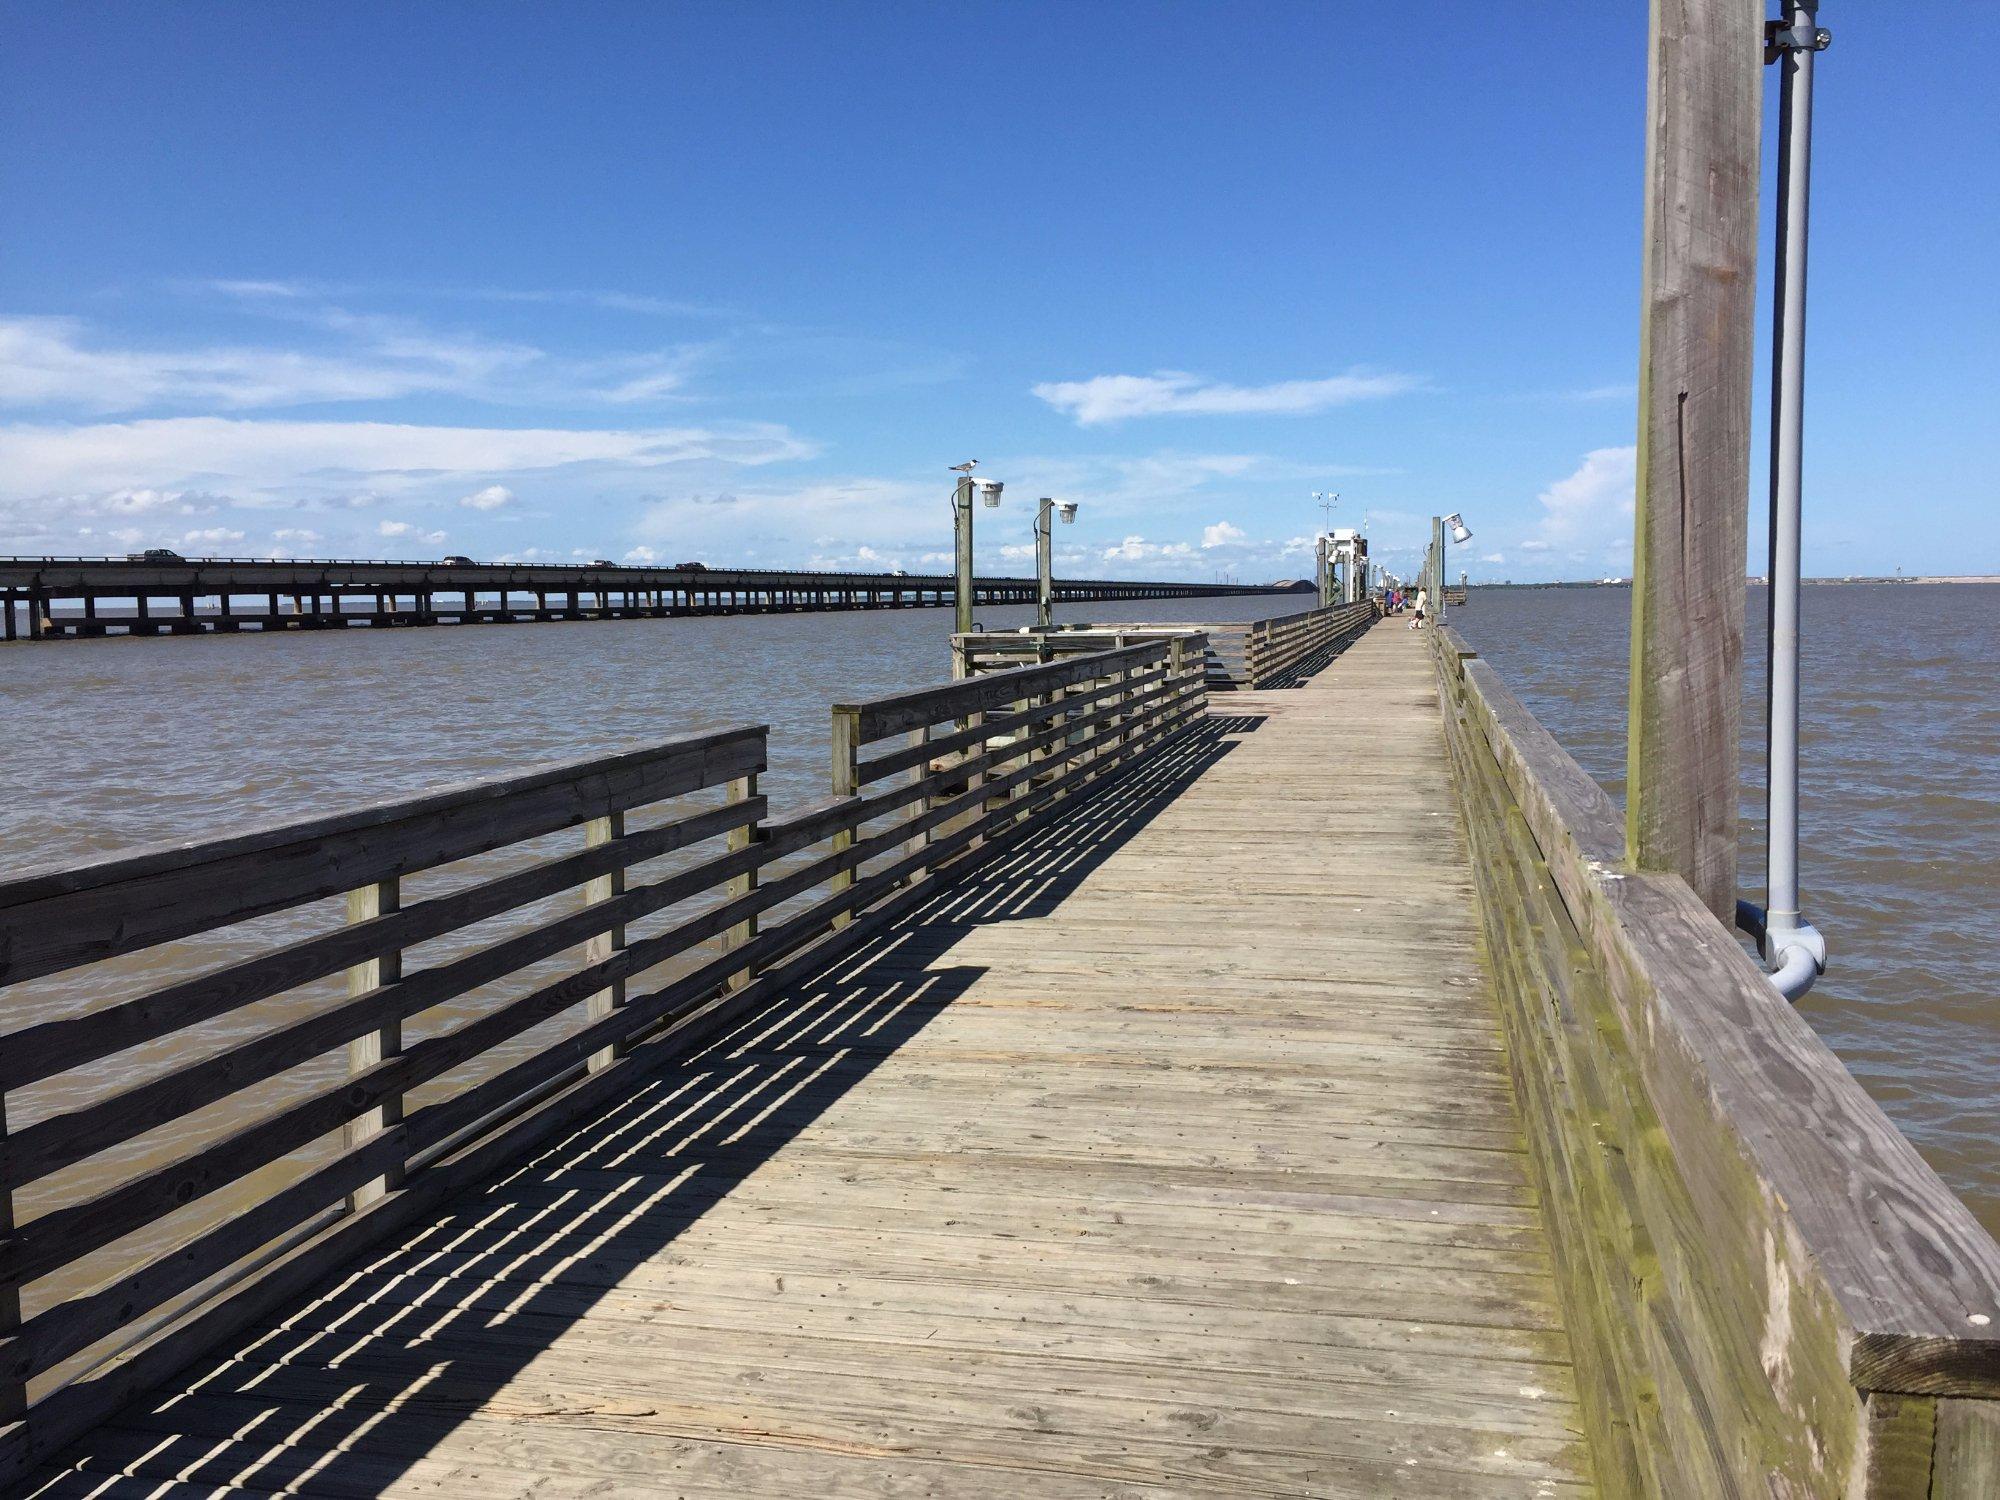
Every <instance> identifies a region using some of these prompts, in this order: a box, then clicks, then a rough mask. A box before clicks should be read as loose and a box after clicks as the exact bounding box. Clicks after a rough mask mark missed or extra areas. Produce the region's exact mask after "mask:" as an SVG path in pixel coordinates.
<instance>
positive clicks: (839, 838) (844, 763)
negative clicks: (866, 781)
mask: <svg viewBox="0 0 2000 1500" xmlns="http://www.w3.org/2000/svg"><path fill="white" fill-rule="evenodd" d="M918 770H919V772H920V773H921V771H922V767H919V768H918ZM860 790H861V711H860V710H859V709H856V708H841V707H838V706H836V707H835V708H834V710H833V795H834V796H836V797H852V796H854V795H855V794H856V793H858V792H859V791H860ZM853 847H854V830H853V829H852V828H843V829H841V830H839V831H838V832H837V833H835V834H834V836H833V852H834V853H836V854H839V853H842V852H844V851H846V850H848V849H852V848H853ZM853 885H854V872H853V871H852V870H842V871H841V872H840V873H839V874H837V875H835V876H834V877H833V879H832V880H831V881H829V882H828V887H829V889H831V890H832V891H833V892H834V894H835V895H838V894H839V893H840V892H842V891H845V890H848V889H850V888H852V886H853ZM853 920H854V914H853V913H852V912H840V913H838V914H836V915H835V917H834V919H833V925H834V926H836V927H845V926H846V925H847V924H848V923H849V922H851V921H853Z"/></svg>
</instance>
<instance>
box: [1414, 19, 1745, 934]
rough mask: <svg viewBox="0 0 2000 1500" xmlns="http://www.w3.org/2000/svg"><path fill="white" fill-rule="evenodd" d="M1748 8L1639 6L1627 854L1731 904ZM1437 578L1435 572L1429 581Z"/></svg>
mask: <svg viewBox="0 0 2000 1500" xmlns="http://www.w3.org/2000/svg"><path fill="white" fill-rule="evenodd" d="M1763 59H1764V6H1763V5H1762V4H1761V3H1760V0H1654V4H1653V8H1652V26H1651V31H1650V41H1649V44H1648V48H1647V91H1646V101H1647V109H1646V224H1645V265H1644V268H1643V280H1644V290H1643V294H1642V295H1643V302H1642V308H1641V315H1640V324H1639V344H1640V350H1639V452H1638V481H1637V498H1636V510H1635V515H1634V557H1633V564H1632V672H1631V737H1630V750H1629V753H1628V756H1627V770H1626V783H1625V807H1626V828H1627V841H1628V845H1629V855H1630V858H1631V860H1632V862H1633V864H1634V865H1636V866H1637V867H1638V868H1640V869H1643V870H1661V871H1668V872H1671V873H1673V874H1676V875H1679V876H1680V877H1681V878H1682V879H1684V880H1686V881H1687V882H1688V884H1689V886H1690V887H1691V888H1692V889H1693V890H1694V892H1695V893H1696V895H1697V896H1699V897H1700V898H1701V900H1702V902H1703V903H1704V904H1705V905H1706V906H1707V907H1708V909H1709V910H1710V911H1711V912H1713V913H1714V914H1715V915H1716V916H1717V917H1718V918H1720V919H1721V920H1722V921H1724V922H1731V921H1733V920H1734V916H1735V910H1736V799H1737V795H1738V790H1737V759H1738V740H1739V727H1738V719H1739V717H1740V713H1741V702H1742V691H1743V685H1742V673H1743V574H1744V543H1745V525H1746V516H1747V507H1748V502H1749V477H1750V381H1751V369H1752V364H1753V361H1754V358H1755V351H1754V348H1753V342H1754V340H1753V336H1754V333H1755V329H1756V290H1757V178H1758V170H1759V154H1758V152H1759V132H1760V128H1761V122H1762V119H1763V78H1762V74H1763ZM1442 583H1443V580H1442V579H1440V580H1439V584H1440V585H1442Z"/></svg>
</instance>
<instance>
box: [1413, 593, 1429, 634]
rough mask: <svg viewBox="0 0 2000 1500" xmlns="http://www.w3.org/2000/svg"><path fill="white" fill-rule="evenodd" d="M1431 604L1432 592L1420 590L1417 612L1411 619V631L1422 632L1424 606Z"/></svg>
mask: <svg viewBox="0 0 2000 1500" xmlns="http://www.w3.org/2000/svg"><path fill="white" fill-rule="evenodd" d="M1430 602H1431V591H1430V590H1429V589H1418V590H1417V612H1416V613H1415V614H1414V615H1412V616H1411V617H1410V629H1412V630H1422V629H1423V628H1424V606H1425V605H1427V604H1429V603H1430Z"/></svg>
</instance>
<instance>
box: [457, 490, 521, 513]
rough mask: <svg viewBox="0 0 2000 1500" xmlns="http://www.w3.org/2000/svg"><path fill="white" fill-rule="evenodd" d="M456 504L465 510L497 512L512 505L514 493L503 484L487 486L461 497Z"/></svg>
mask: <svg viewBox="0 0 2000 1500" xmlns="http://www.w3.org/2000/svg"><path fill="white" fill-rule="evenodd" d="M458 503H459V504H460V505H462V506H464V507H465V508H466V509H467V510H498V509H500V508H501V507H502V506H503V505H512V504H513V503H514V492H513V491H512V490H510V489H508V488H507V486H506V485H504V484H489V485H487V486H486V488H485V489H483V490H474V491H473V492H472V493H471V494H469V495H464V496H461V497H460V498H459V502H458Z"/></svg>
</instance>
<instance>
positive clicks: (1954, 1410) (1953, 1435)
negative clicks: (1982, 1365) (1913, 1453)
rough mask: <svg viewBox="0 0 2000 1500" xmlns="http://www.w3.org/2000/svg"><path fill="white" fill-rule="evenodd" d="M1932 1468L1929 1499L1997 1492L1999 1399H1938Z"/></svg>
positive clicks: (1978, 1498)
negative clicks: (1935, 1442) (1996, 1400)
mask: <svg viewBox="0 0 2000 1500" xmlns="http://www.w3.org/2000/svg"><path fill="white" fill-rule="evenodd" d="M1931 1469H1932V1476H1931V1494H1930V1500H1992V1497H1993V1496H1994V1495H2000V1402H1994V1401H1966V1400H1959V1399H1955V1398H1950V1397H1947V1398H1945V1399H1944V1400H1941V1401H1939V1402H1938V1403H1937V1446H1936V1448H1935V1449H1934V1450H1933V1456H1932V1460H1931Z"/></svg>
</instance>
